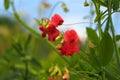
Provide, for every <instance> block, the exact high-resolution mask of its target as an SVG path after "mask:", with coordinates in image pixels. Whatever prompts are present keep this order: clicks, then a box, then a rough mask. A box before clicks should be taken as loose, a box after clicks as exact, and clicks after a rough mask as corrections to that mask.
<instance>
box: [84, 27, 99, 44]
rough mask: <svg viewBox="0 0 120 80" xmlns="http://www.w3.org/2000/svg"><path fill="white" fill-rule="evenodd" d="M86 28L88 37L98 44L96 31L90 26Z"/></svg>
mask: <svg viewBox="0 0 120 80" xmlns="http://www.w3.org/2000/svg"><path fill="white" fill-rule="evenodd" d="M86 29H87V35H88V39H90V40H91V42H92V43H94V44H98V41H99V38H98V36H97V33H96V31H95V30H93V29H92V28H86Z"/></svg>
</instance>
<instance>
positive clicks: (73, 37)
mask: <svg viewBox="0 0 120 80" xmlns="http://www.w3.org/2000/svg"><path fill="white" fill-rule="evenodd" d="M64 41H65V42H75V43H79V42H80V39H79V37H78V35H77V33H76V32H75V30H68V31H66V32H65V34H64Z"/></svg>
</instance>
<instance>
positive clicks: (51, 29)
mask: <svg viewBox="0 0 120 80" xmlns="http://www.w3.org/2000/svg"><path fill="white" fill-rule="evenodd" d="M63 22H64V20H63V19H62V18H61V17H60V16H59V15H58V14H55V15H54V16H53V17H52V19H51V21H50V23H49V25H48V26H40V27H39V29H40V30H41V31H42V37H46V35H47V34H48V40H49V41H55V39H56V37H57V36H59V34H60V31H59V30H58V29H57V27H58V26H59V25H62V23H63ZM63 40H64V43H62V46H60V48H58V50H60V55H61V56H62V55H66V56H71V55H72V54H73V53H78V52H79V47H78V44H79V43H80V39H79V37H78V35H77V33H76V31H75V30H67V31H66V32H65V33H64V35H63Z"/></svg>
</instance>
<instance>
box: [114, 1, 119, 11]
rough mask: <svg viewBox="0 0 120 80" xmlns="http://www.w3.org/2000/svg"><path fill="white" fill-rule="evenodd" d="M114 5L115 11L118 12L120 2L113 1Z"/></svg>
mask: <svg viewBox="0 0 120 80" xmlns="http://www.w3.org/2000/svg"><path fill="white" fill-rule="evenodd" d="M112 3H113V11H117V10H118V9H119V0H112Z"/></svg>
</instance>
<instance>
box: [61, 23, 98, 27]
mask: <svg viewBox="0 0 120 80" xmlns="http://www.w3.org/2000/svg"><path fill="white" fill-rule="evenodd" d="M86 23H91V24H94V23H92V22H76V23H70V24H62V25H64V26H69V25H75V24H86ZM62 25H61V26H62ZM95 25H97V24H95Z"/></svg>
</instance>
